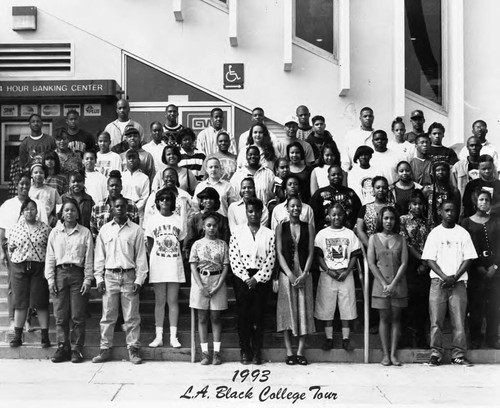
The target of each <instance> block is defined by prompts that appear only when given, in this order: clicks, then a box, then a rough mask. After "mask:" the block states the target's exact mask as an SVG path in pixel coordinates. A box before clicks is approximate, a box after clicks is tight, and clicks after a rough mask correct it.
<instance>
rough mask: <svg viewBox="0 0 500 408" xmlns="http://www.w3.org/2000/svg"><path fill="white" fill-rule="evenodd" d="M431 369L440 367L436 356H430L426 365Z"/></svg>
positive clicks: (439, 360) (439, 361)
mask: <svg viewBox="0 0 500 408" xmlns="http://www.w3.org/2000/svg"><path fill="white" fill-rule="evenodd" d="M428 364H429V365H430V366H431V367H437V366H439V365H441V359H440V358H439V357H438V356H434V355H432V356H431V358H430V359H429V363H428Z"/></svg>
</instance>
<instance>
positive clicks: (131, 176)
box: [122, 149, 149, 227]
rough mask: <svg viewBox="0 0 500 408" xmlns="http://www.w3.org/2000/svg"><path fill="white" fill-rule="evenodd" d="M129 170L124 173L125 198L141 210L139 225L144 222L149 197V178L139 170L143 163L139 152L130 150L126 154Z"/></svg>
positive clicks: (123, 192) (123, 191)
mask: <svg viewBox="0 0 500 408" xmlns="http://www.w3.org/2000/svg"><path fill="white" fill-rule="evenodd" d="M126 158H127V169H126V170H125V171H124V172H123V173H122V183H123V190H122V194H123V196H124V197H127V198H128V199H130V200H132V201H133V202H134V204H135V206H136V207H137V209H138V210H139V225H140V226H141V227H142V224H143V221H144V207H145V206H146V201H147V199H148V197H149V177H148V176H146V175H145V174H144V173H143V172H142V170H141V169H140V168H139V167H140V165H141V161H140V159H139V153H138V152H137V150H133V149H130V150H129V151H127V153H126Z"/></svg>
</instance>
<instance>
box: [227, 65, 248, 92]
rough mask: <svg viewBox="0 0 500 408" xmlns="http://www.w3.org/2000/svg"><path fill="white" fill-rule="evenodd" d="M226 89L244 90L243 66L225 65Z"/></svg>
mask: <svg viewBox="0 0 500 408" xmlns="http://www.w3.org/2000/svg"><path fill="white" fill-rule="evenodd" d="M223 75H224V78H223V81H224V89H243V85H244V83H245V70H244V65H243V64H224V72H223Z"/></svg>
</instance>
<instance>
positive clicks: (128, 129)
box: [124, 125, 139, 136]
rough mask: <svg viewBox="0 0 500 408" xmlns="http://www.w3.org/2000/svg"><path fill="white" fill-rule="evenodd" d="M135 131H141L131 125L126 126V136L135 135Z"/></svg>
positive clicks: (137, 132)
mask: <svg viewBox="0 0 500 408" xmlns="http://www.w3.org/2000/svg"><path fill="white" fill-rule="evenodd" d="M134 133H136V134H139V131H138V130H137V129H136V128H135V127H133V126H131V125H129V126H127V127H126V128H125V133H124V135H125V136H128V135H133V134H134Z"/></svg>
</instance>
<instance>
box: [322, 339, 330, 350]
mask: <svg viewBox="0 0 500 408" xmlns="http://www.w3.org/2000/svg"><path fill="white" fill-rule="evenodd" d="M321 348H322V349H323V350H325V351H329V350H331V349H333V339H326V340H325V342H324V343H323V346H322V347H321Z"/></svg>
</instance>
